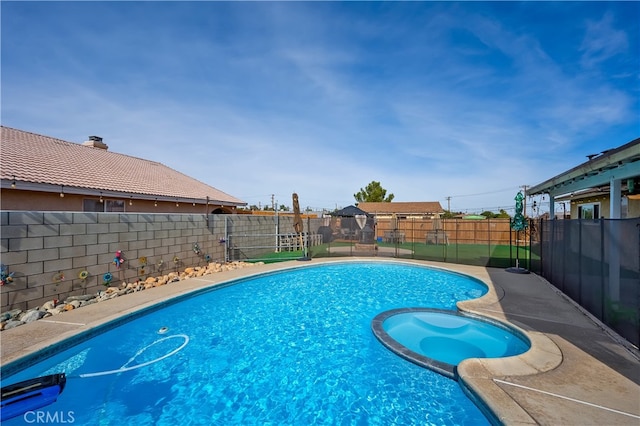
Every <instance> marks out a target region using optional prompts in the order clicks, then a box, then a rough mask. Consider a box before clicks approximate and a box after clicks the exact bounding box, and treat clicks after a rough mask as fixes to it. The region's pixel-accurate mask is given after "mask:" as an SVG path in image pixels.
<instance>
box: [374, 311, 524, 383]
mask: <svg viewBox="0 0 640 426" xmlns="http://www.w3.org/2000/svg"><path fill="white" fill-rule="evenodd" d="M373 329H374V333H375V334H376V336H377V337H378V339H380V340H381V341H382V342H383V343H384V344H385V345H387V346H388V347H389V348H390V349H391V350H393V351H394V352H396V353H398V354H399V355H400V356H403V357H405V358H407V359H410V360H411V361H413V362H416V363H417V364H419V365H423V366H426V367H427V368H432V369H434V370H435V371H438V372H440V373H442V374H446V375H448V376H455V373H454V372H455V367H456V366H457V365H458V364H459V363H460V362H461V361H463V360H465V359H467V358H500V357H508V356H515V355H520V354H523V353H524V352H526V351H527V350H529V348H530V346H531V344H530V342H529V341H528V339H527V338H526V337H524V336H523V335H521V334H520V333H518V332H517V331H516V330H513V329H510V328H508V327H507V326H506V325H504V324H499V323H497V322H491V321H490V320H489V319H479V318H473V317H470V316H468V315H465V314H463V313H459V312H455V311H445V310H441V309H433V308H407V309H394V310H392V311H388V312H383V313H381V314H379V315H378V316H376V318H374V321H373ZM395 343H399V344H400V346H399V347H398V346H397V345H396V344H395ZM406 349H408V350H410V351H411V352H412V353H407V352H406ZM422 357H426V359H423V358H422ZM431 361H437V363H433V362H431ZM442 363H444V364H445V365H443V364H442Z"/></svg>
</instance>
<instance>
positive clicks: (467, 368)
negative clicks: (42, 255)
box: [0, 258, 640, 425]
mask: <svg viewBox="0 0 640 426" xmlns="http://www.w3.org/2000/svg"><path fill="white" fill-rule="evenodd" d="M358 260H376V261H385V260H386V261H401V262H409V263H415V264H419V265H428V266H434V267H438V268H443V269H447V270H451V271H455V272H460V273H464V274H467V275H470V276H473V277H475V278H478V279H480V280H481V281H483V282H485V283H487V284H488V285H489V288H490V291H489V293H488V294H487V295H485V296H484V297H482V298H480V299H476V300H472V301H465V302H460V303H459V304H458V306H459V309H460V310H463V311H465V312H471V313H475V314H479V315H483V316H487V317H491V318H494V319H497V320H501V321H505V322H508V323H510V324H512V325H514V326H516V327H517V328H519V329H521V330H523V331H525V332H526V333H527V336H528V337H529V338H530V339H531V341H532V348H531V350H530V351H528V352H527V353H525V354H523V355H520V356H517V357H510V358H502V359H470V360H465V361H463V362H462V363H461V364H460V365H459V367H458V373H459V376H460V382H461V385H462V386H463V388H465V389H469V390H471V391H472V393H474V394H476V395H478V397H479V398H480V399H481V400H482V401H483V403H484V404H486V405H487V406H488V407H490V409H491V410H492V411H493V413H494V414H495V415H496V416H497V418H498V419H499V421H500V422H502V423H503V424H506V425H535V424H539V425H638V424H640V353H639V352H638V350H637V349H636V348H634V347H632V346H631V345H629V344H627V343H626V342H625V341H624V340H622V339H621V338H619V337H617V335H615V334H614V333H612V332H610V331H609V330H608V329H607V328H606V327H604V326H602V325H601V324H600V323H599V322H598V321H596V320H594V319H593V318H592V317H591V316H590V315H588V314H586V313H585V312H583V311H582V310H581V309H580V308H578V307H577V306H576V305H575V304H574V303H572V302H571V301H569V300H568V299H567V298H566V297H564V296H563V295H562V294H560V293H559V292H558V291H557V290H555V288H554V287H552V286H551V285H550V284H549V283H548V282H547V281H546V280H544V279H543V278H541V277H539V276H537V275H534V274H513V273H509V272H506V271H505V270H503V269H494V268H484V267H478V266H468V265H455V264H448V263H447V264H445V263H438V262H422V261H411V260H399V259H380V258H377V259H371V258H361V259H359V258H340V259H314V260H312V261H309V262H297V261H290V262H283V263H278V264H270V265H256V266H252V267H246V268H241V269H236V270H232V271H226V272H219V273H216V274H211V275H206V276H203V277H200V278H191V279H188V280H184V281H179V282H175V283H171V284H168V285H164V286H160V287H155V288H152V289H148V290H145V291H141V292H137V293H133V294H129V295H126V296H120V297H117V298H115V299H111V300H108V301H104V302H100V303H96V304H93V305H89V306H85V307H83V308H81V309H75V310H72V311H69V312H66V313H64V314H60V315H56V316H53V317H48V318H44V319H41V320H39V321H35V322H32V323H29V324H25V325H22V326H19V327H16V328H13V329H10V330H5V331H2V332H1V333H0V356H1V363H2V366H3V367H4V366H5V365H7V364H9V363H12V362H14V361H18V360H20V359H21V358H23V357H25V356H27V355H29V354H31V353H34V352H37V351H41V350H46V349H47V348H48V347H50V346H51V345H53V344H55V343H56V342H60V341H62V340H64V339H67V338H70V337H72V336H74V335H77V334H80V333H84V332H86V331H88V330H92V329H94V328H96V327H98V326H100V325H103V324H105V323H108V322H110V321H113V320H116V319H118V318H122V317H123V316H127V315H130V314H133V313H135V312H137V311H139V310H141V309H144V308H149V307H152V306H153V305H155V304H157V303H159V302H162V301H166V300H169V299H171V298H173V297H176V296H182V295H185V294H188V293H190V292H193V291H197V290H200V289H202V288H206V287H211V286H215V285H218V284H221V283H224V282H227V281H230V280H234V279H238V278H243V277H247V276H251V275H255V274H260V273H264V272H270V271H276V270H281V269H286V268H290V267H296V266H306V265H311V264H320V263H325V262H334V261H340V262H349V261H358Z"/></svg>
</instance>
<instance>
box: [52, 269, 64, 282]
mask: <svg viewBox="0 0 640 426" xmlns="http://www.w3.org/2000/svg"><path fill="white" fill-rule="evenodd" d="M51 279H52V280H53V282H54V283H59V282H62V281H64V273H62V272H61V271H58V272H57V273H55V274H53V276H52V277H51Z"/></svg>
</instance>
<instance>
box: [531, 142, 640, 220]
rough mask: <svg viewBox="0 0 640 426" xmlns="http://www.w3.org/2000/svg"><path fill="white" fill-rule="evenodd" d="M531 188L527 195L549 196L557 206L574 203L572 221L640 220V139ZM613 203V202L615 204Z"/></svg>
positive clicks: (596, 156)
mask: <svg viewBox="0 0 640 426" xmlns="http://www.w3.org/2000/svg"><path fill="white" fill-rule="evenodd" d="M587 157H588V158H589V159H588V160H587V161H586V162H584V163H582V164H580V165H579V166H576V167H574V168H572V169H570V170H567V171H566V172H563V173H560V174H559V175H557V176H555V177H553V178H551V179H549V180H547V181H545V182H543V183H540V184H538V185H535V186H533V187H531V188H530V189H529V190H528V191H527V195H529V196H533V195H539V194H549V196H550V207H549V210H550V216H551V217H554V216H555V203H556V202H563V201H571V209H570V210H571V219H577V218H583V219H598V218H601V217H602V218H607V219H620V218H635V217H640V138H638V139H634V140H633V141H631V142H629V143H627V144H625V145H622V146H620V147H618V148H615V149H610V150H607V151H604V152H602V153H601V154H598V155H588V156H587ZM612 200H613V202H612Z"/></svg>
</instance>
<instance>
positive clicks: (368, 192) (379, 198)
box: [353, 181, 394, 203]
mask: <svg viewBox="0 0 640 426" xmlns="http://www.w3.org/2000/svg"><path fill="white" fill-rule="evenodd" d="M353 196H354V198H355V199H356V201H357V202H358V203H379V202H385V203H390V202H391V200H393V197H394V195H393V194H389V195H388V196H387V190H386V189H384V188H383V187H382V186H381V185H380V182H376V181H371V183H370V184H369V185H367V186H366V187H365V188H364V189H362V188H360V191H359V192H358V193H356V194H353Z"/></svg>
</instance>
